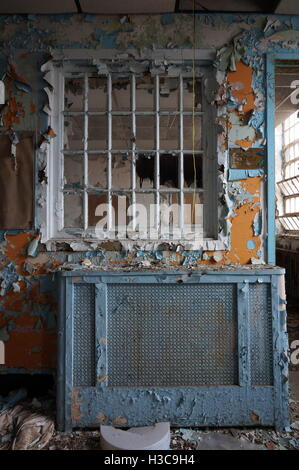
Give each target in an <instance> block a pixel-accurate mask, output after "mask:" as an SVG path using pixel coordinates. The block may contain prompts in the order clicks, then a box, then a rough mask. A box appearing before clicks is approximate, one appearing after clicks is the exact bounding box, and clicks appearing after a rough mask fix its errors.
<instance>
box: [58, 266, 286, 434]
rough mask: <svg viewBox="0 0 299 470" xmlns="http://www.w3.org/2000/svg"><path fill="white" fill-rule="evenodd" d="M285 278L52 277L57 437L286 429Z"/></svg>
mask: <svg viewBox="0 0 299 470" xmlns="http://www.w3.org/2000/svg"><path fill="white" fill-rule="evenodd" d="M283 273H284V271H283V270H281V269H279V268H269V267H264V268H262V269H248V268H246V269H243V270H242V269H238V270H237V269H230V270H224V269H221V270H219V269H218V270H217V269H215V268H214V269H198V270H196V271H190V272H188V271H169V272H165V271H150V272H149V271H146V272H142V273H141V272H136V273H125V272H123V273H119V272H118V273H116V272H100V271H99V272H95V271H90V272H86V271H82V272H81V271H79V272H63V273H60V274H59V277H60V314H59V337H60V343H59V354H58V355H59V369H58V406H57V409H58V425H59V428H60V429H61V430H70V429H71V428H73V427H98V426H99V425H100V424H103V423H105V424H113V425H116V426H140V425H141V426H142V425H148V424H152V423H154V422H158V421H166V420H169V421H170V422H171V423H172V424H173V425H196V426H246V425H255V426H256V425H257V424H259V425H265V426H275V427H276V428H277V429H281V428H283V427H284V426H286V425H287V423H288V411H287V403H288V391H287V379H286V377H287V356H286V351H287V336H286V329H285V306H284V303H283V302H282V301H281V300H280V289H279V286H280V285H282V283H283Z"/></svg>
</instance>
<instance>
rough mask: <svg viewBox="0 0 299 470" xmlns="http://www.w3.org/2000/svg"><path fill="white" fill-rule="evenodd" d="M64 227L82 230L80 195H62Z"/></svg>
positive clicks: (81, 202)
mask: <svg viewBox="0 0 299 470" xmlns="http://www.w3.org/2000/svg"><path fill="white" fill-rule="evenodd" d="M64 226H65V227H66V228H83V197H82V194H81V193H77V194H72V193H66V194H65V195H64Z"/></svg>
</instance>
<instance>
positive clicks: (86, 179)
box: [83, 73, 88, 230]
mask: <svg viewBox="0 0 299 470" xmlns="http://www.w3.org/2000/svg"><path fill="white" fill-rule="evenodd" d="M83 151H84V195H83V198H84V199H83V204H84V209H83V216H84V230H87V228H88V192H87V187H88V74H87V73H85V75H84V146H83Z"/></svg>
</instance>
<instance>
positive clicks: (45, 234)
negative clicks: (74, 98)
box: [39, 50, 229, 250]
mask: <svg viewBox="0 0 299 470" xmlns="http://www.w3.org/2000/svg"><path fill="white" fill-rule="evenodd" d="M84 52H85V51H79V53H78V51H77V52H75V51H60V52H58V53H56V54H53V56H54V57H53V59H54V60H53V61H52V67H51V81H52V85H53V89H54V90H55V93H54V99H53V103H52V106H53V110H52V116H51V119H50V122H51V124H52V126H53V127H54V129H55V132H56V135H57V136H58V138H55V139H53V140H51V142H50V145H49V148H48V185H47V197H46V199H47V204H46V210H40V211H39V212H40V215H41V216H42V218H44V220H43V221H42V223H41V224H40V225H41V228H42V230H41V231H42V241H44V242H46V243H47V245H48V247H49V249H52V248H53V246H54V245H53V243H54V244H55V242H68V243H70V242H71V241H73V242H78V241H79V242H80V241H85V242H92V243H94V242H95V241H99V240H98V239H97V238H92V237H89V236H88V237H86V233H85V234H84V232H83V233H82V232H81V230H79V231H78V233H75V232H76V231H75V230H74V231H73V233H72V234H70V233H65V232H64V231H63V230H61V229H62V220H63V206H62V204H61V200H59V196H58V197H57V195H59V191H58V187H59V188H62V185H63V175H62V171H61V170H62V168H63V163H62V159H63V153H62V152H61V147H60V145H61V141H62V139H61V137H60V138H59V136H63V119H61V104H62V103H63V102H64V98H63V94H64V72H63V67H61V65H63V64H64V63H66V62H69V61H77V60H82V59H83V58H85V59H86V57H88V58H90V61H91V63H93V64H96V65H98V64H99V60H102V58H100V59H99V57H98V55H97V54H96V56H97V57H96V58H95V54H94V52H93V53H90V54H91V56H92V57H90V56H89V54H86V53H84ZM101 52H102V56H104V58H105V53H104V50H102V51H101ZM112 55H113V54H111V51H110V50H109V51H106V58H107V57H109V58H113V57H111V56H112ZM153 55H154V56H157V54H156V53H155V54H153ZM166 55H168V56H170V57H167V59H168V60H172V61H173V63H183V62H184V61H186V60H189V61H190V60H191V58H192V57H193V53H192V51H188V50H186V51H182V50H179V51H177V50H171V51H168V50H167V51H164V52H162V51H160V59H161V60H162V58H163V60H165V56H166ZM158 56H159V54H158ZM196 56H197V58H198V57H200V58H201V59H203V60H204V61H207V60H208V61H209V62H210V63H211V59H212V58H213V57H214V52H213V51H201V50H199V51H196ZM153 58H154V57H153ZM57 65H59V66H57ZM48 75H49V74H48ZM210 109H212V107H210ZM207 117H208V119H207V122H208V123H209V130H210V134H209V136H207V135H206V136H205V138H206V140H207V141H206V151H207V152H208V155H209V158H208V159H203V164H206V163H207V162H208V163H209V167H208V170H204V171H203V174H204V175H206V182H207V186H208V188H209V191H207V195H206V197H208V198H209V200H210V211H212V212H213V214H215V217H213V218H212V217H210V218H209V220H210V222H209V223H210V224H211V225H213V224H214V227H213V228H212V230H211V229H210V227H211V225H210V227H208V230H209V229H210V230H211V231H213V232H214V233H220V232H222V233H221V236H220V237H219V236H218V238H217V236H215V237H213V238H206V239H204V240H203V243H202V246H201V247H200V248H202V249H207V250H222V249H228V248H229V236H227V230H226V229H224V230H223V226H224V225H225V223H226V221H223V220H221V221H219V219H218V220H217V217H218V212H219V213H221V209H219V206H218V199H219V195H221V194H222V195H223V193H222V192H221V190H219V184H218V183H219V181H217V179H216V172H217V171H216V169H217V158H216V148H217V146H216V141H217V135H216V126H211V122H215V119H216V116H215V115H214V114H213V115H212V114H209V115H208V114H207ZM156 119H158V118H156ZM207 122H206V123H204V122H203V128H204V127H205V126H207ZM157 132H159V131H157ZM180 140H181V142H182V138H181V139H180ZM157 150H158V149H156V151H157ZM182 152H183V149H182V148H181V150H180V155H182ZM218 154H219V151H218ZM218 156H219V155H218ZM85 159H86V157H85ZM223 159H224V158H223V155H222V156H221V162H223ZM180 161H182V157H180ZM182 176H183V174H182V173H181V179H182ZM221 189H222V188H221ZM168 192H169V191H168ZM183 194H184V190H182V184H181V187H180V198H182V196H183ZM45 219H46V220H45ZM219 222H221V224H220V223H219ZM85 223H86V219H85ZM181 223H182V218H181ZM205 224H206V226H207V222H206V220H205ZM216 226H217V227H216ZM219 226H220V228H219ZM121 241H123V242H124V243H125V244H126V246H129V245H130V240H128V239H126V240H121ZM164 241H166V242H169V241H170V240H169V239H159V240H158V241H157V242H159V243H161V242H164ZM157 242H155V246H156V245H157ZM171 242H174V243H182V244H184V242H185V240H171ZM132 243H133V246H134V247H138V244H139V240H136V239H135V240H133V241H132ZM140 246H144V240H142V241H140ZM147 247H150V244H147Z"/></svg>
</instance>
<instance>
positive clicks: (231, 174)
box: [228, 168, 264, 181]
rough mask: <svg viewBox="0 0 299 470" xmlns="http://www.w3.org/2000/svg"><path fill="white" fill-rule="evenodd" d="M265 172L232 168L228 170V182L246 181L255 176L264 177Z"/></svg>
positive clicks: (260, 169)
mask: <svg viewBox="0 0 299 470" xmlns="http://www.w3.org/2000/svg"><path fill="white" fill-rule="evenodd" d="M263 175H264V170H263V169H262V168H258V169H253V170H237V169H234V168H230V169H229V170H228V181H237V180H246V179H247V178H253V177H255V176H263Z"/></svg>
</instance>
